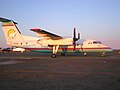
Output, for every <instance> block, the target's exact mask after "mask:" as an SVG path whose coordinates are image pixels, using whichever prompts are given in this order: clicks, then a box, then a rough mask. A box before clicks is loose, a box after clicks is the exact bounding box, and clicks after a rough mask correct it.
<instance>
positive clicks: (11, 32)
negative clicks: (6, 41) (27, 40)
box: [8, 29, 16, 39]
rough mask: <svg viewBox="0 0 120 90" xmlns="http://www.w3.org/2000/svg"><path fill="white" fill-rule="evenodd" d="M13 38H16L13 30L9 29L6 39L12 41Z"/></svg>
mask: <svg viewBox="0 0 120 90" xmlns="http://www.w3.org/2000/svg"><path fill="white" fill-rule="evenodd" d="M15 36H16V32H15V30H13V29H10V30H9V31H8V37H9V38H11V39H13V38H14V37H15Z"/></svg>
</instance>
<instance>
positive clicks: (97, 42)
mask: <svg viewBox="0 0 120 90" xmlns="http://www.w3.org/2000/svg"><path fill="white" fill-rule="evenodd" d="M93 44H102V43H101V42H100V41H93Z"/></svg>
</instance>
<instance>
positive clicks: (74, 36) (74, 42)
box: [73, 28, 80, 51]
mask: <svg viewBox="0 0 120 90" xmlns="http://www.w3.org/2000/svg"><path fill="white" fill-rule="evenodd" d="M79 39H80V33H78V38H76V28H74V32H73V45H74V49H73V50H74V51H75V50H76V41H77V40H79Z"/></svg>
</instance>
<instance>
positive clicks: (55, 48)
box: [51, 45, 59, 58]
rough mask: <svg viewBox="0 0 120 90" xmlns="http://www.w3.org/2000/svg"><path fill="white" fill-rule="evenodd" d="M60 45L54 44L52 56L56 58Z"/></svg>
mask: <svg viewBox="0 0 120 90" xmlns="http://www.w3.org/2000/svg"><path fill="white" fill-rule="evenodd" d="M58 48H59V45H55V46H53V54H52V55H51V57H52V58H56V53H57V51H58Z"/></svg>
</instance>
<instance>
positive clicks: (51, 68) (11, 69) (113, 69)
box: [0, 51, 120, 90]
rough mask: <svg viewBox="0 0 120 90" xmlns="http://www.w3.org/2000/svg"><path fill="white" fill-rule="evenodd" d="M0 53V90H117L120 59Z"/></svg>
mask: <svg viewBox="0 0 120 90" xmlns="http://www.w3.org/2000/svg"><path fill="white" fill-rule="evenodd" d="M50 55H51V54H49V53H37V52H24V53H20V52H9V53H0V90H120V55H119V54H118V52H115V51H114V52H112V53H109V54H108V56H105V57H100V56H97V55H87V56H82V55H80V54H79V53H72V54H66V56H60V55H59V54H58V56H57V57H56V58H51V56H50Z"/></svg>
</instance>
